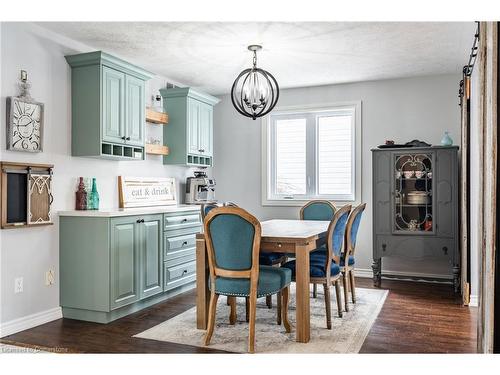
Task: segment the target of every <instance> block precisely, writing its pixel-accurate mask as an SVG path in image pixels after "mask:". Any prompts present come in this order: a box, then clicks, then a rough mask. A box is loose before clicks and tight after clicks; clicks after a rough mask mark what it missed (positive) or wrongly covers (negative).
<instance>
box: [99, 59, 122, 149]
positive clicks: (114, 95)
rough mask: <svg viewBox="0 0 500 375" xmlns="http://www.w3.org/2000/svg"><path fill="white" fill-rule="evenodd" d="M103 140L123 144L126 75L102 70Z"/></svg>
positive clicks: (115, 71)
mask: <svg viewBox="0 0 500 375" xmlns="http://www.w3.org/2000/svg"><path fill="white" fill-rule="evenodd" d="M102 77H103V78H102V80H103V85H102V132H103V134H102V138H103V140H105V141H108V142H116V143H123V135H124V134H125V108H124V107H125V106H124V104H125V74H123V73H121V72H119V71H117V70H115V69H111V68H108V67H106V66H105V67H103V68H102Z"/></svg>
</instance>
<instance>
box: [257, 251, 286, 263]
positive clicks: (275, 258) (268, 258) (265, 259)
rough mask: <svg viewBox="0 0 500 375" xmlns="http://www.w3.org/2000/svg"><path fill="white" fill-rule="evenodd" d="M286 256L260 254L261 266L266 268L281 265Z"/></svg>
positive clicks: (281, 254)
mask: <svg viewBox="0 0 500 375" xmlns="http://www.w3.org/2000/svg"><path fill="white" fill-rule="evenodd" d="M284 256H285V254H284V253H260V254H259V264H262V265H264V266H272V265H274V264H278V263H280V262H281V260H282V258H283V257H284Z"/></svg>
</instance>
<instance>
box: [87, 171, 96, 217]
mask: <svg viewBox="0 0 500 375" xmlns="http://www.w3.org/2000/svg"><path fill="white" fill-rule="evenodd" d="M89 206H90V207H89V208H88V209H89V210H98V209H99V193H98V192H97V184H96V181H95V177H94V178H92V190H91V192H90V199H89Z"/></svg>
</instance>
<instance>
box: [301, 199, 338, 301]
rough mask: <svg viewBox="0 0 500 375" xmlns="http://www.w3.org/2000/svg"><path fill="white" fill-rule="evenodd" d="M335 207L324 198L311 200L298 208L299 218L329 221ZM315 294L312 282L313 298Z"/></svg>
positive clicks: (315, 287) (314, 285) (315, 288)
mask: <svg viewBox="0 0 500 375" xmlns="http://www.w3.org/2000/svg"><path fill="white" fill-rule="evenodd" d="M336 210H337V208H336V207H335V206H334V205H333V204H332V203H331V202H329V201H326V200H320V199H317V200H312V201H309V202H307V203H306V204H305V205H304V206H302V208H301V209H300V220H325V221H330V220H332V219H333V215H335V211H336ZM322 248H323V249H325V247H324V246H323V247H322ZM316 296H317V286H316V284H313V298H316Z"/></svg>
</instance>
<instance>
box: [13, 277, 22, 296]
mask: <svg viewBox="0 0 500 375" xmlns="http://www.w3.org/2000/svg"><path fill="white" fill-rule="evenodd" d="M23 281H24V280H23V278H22V277H17V278H16V279H15V280H14V293H22V292H23V289H24V287H23Z"/></svg>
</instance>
